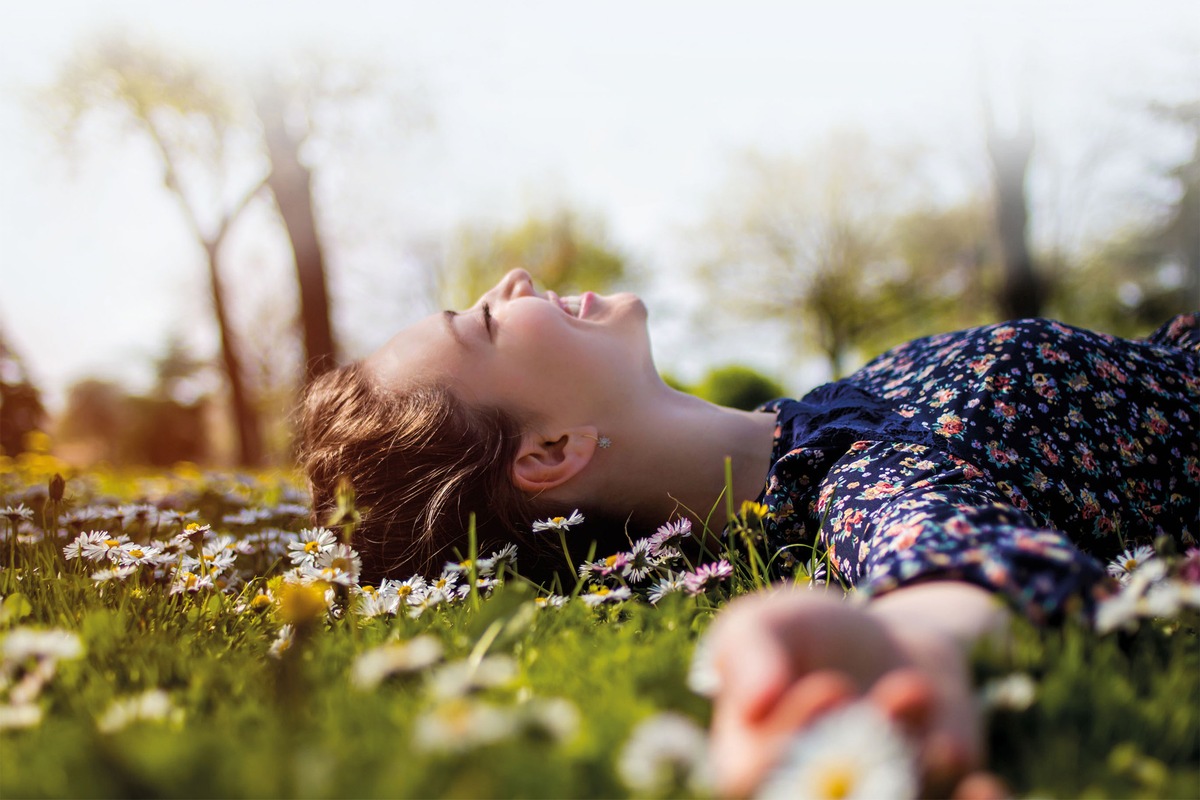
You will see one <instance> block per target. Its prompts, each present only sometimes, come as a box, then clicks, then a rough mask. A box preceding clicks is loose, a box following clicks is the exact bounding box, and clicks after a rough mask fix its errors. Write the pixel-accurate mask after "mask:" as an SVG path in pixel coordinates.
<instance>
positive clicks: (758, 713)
mask: <svg viewBox="0 0 1200 800" xmlns="http://www.w3.org/2000/svg"><path fill="white" fill-rule="evenodd" d="M712 647H713V651H714V657H713V658H714V667H715V669H716V671H717V677H718V682H719V686H720V689H719V694H718V696H717V702H718V704H719V705H723V706H727V707H729V708H733V709H736V710H737V711H738V713H739V714H740V715H741V716H742V717H743V718H744V719H745V720H747V722H750V723H753V722H756V721H758V720H760V719H762V718H763V716H764V715H766V714H767V712H768V711H770V709H771V708H772V707H773V706H774V704H775V702H776V701H777V700H778V699H779V696H780V695H781V694H782V693H783V692H784V690H785V689H787V687H788V686H789V685H790V684H791V682H792V678H793V674H792V663H791V662H792V660H791V657H790V654H789V653H788V651H787V650H786V649H785V648H784V646H783V645H782V644H781V643H780V641H779V639H778V638H777V637H776V636H774V635H772V632H771V631H769V630H768V629H767V628H765V627H763V626H758V625H754V626H737V627H735V626H730V625H726V626H724V627H723V628H722V629H720V630H717V631H714V641H713V644H712Z"/></svg>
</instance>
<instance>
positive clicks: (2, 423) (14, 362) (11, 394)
mask: <svg viewBox="0 0 1200 800" xmlns="http://www.w3.org/2000/svg"><path fill="white" fill-rule="evenodd" d="M45 420H46V409H45V407H44V406H43V405H42V393H41V392H40V391H39V390H38V388H37V387H36V386H35V385H34V384H33V381H31V380H30V379H29V373H28V371H27V370H26V369H25V365H24V363H23V362H22V360H21V358H20V356H18V355H17V353H16V352H15V351H13V349H12V348H11V347H9V345H8V342H7V341H6V340H5V338H4V335H3V333H0V454H3V455H8V456H15V455H17V454H18V453H20V452H22V451H23V450H24V449H25V441H26V437H27V436H28V435H29V434H30V433H32V432H33V431H37V430H42V429H43V425H44V424H45Z"/></svg>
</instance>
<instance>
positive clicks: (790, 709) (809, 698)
mask: <svg viewBox="0 0 1200 800" xmlns="http://www.w3.org/2000/svg"><path fill="white" fill-rule="evenodd" d="M854 697H855V685H854V682H853V681H852V680H850V678H849V677H848V676H847V675H846V674H845V673H844V672H839V671H836V670H820V671H818V672H813V673H811V674H809V675H805V676H804V677H803V678H801V679H800V680H798V681H796V682H795V683H794V684H792V686H791V688H789V689H788V690H787V692H785V693H784V695H783V696H782V697H781V698H780V700H779V703H778V704H777V705H776V707H775V708H774V710H773V711H771V713H770V714H769V715H768V716H767V717H766V718H765V719H764V720H763V727H764V728H765V729H766V730H769V731H773V732H777V733H783V734H788V735H789V736H790V735H791V734H794V733H795V732H796V731H798V730H799V729H801V728H804V727H807V726H808V725H811V724H812V723H813V721H814V720H816V719H817V718H818V717H820V716H821V715H822V714H827V713H829V712H830V711H832V710H833V709H835V708H838V707H839V706H843V705H845V704H846V703H849V702H850V701H851V700H853V699H854Z"/></svg>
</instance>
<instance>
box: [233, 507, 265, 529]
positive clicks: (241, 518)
mask: <svg viewBox="0 0 1200 800" xmlns="http://www.w3.org/2000/svg"><path fill="white" fill-rule="evenodd" d="M270 518H271V512H270V511H268V510H267V509H265V508H243V509H242V510H241V511H237V512H235V513H233V514H226V515H225V519H224V522H225V524H226V525H255V524H257V523H259V522H265V521H266V520H268V519H270Z"/></svg>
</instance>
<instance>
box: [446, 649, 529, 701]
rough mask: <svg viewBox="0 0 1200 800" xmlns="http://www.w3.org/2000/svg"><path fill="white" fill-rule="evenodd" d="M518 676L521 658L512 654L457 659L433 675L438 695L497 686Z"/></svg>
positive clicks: (468, 691) (467, 692) (458, 693)
mask: <svg viewBox="0 0 1200 800" xmlns="http://www.w3.org/2000/svg"><path fill="white" fill-rule="evenodd" d="M516 677H517V662H516V661H514V660H513V659H512V658H510V657H509V656H500V655H497V656H485V657H484V658H483V659H481V660H480V661H479V662H478V663H476V662H474V661H471V660H467V661H454V662H451V663H449V664H446V665H445V666H443V667H441V668H439V669H438V670H437V671H436V672H434V673H433V674H432V675H430V676H429V688H430V690H431V691H432V692H433V694H434V696H435V697H442V698H448V697H459V696H462V695H467V694H470V693H472V692H476V691H480V690H482V689H494V688H496V687H498V686H504V685H506V684H508V683H511V682H512V681H513V679H514V678H516Z"/></svg>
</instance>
